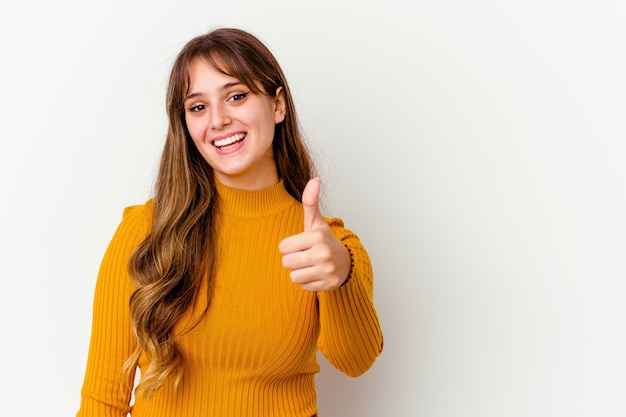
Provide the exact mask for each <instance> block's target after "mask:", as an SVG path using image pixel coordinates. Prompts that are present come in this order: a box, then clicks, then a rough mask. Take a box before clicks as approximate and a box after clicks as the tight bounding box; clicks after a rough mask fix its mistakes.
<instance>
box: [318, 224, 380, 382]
mask: <svg viewBox="0 0 626 417" xmlns="http://www.w3.org/2000/svg"><path fill="white" fill-rule="evenodd" d="M327 221H328V223H329V225H330V227H331V229H332V230H333V233H334V234H335V237H337V239H339V240H340V241H341V242H342V243H343V244H344V245H345V246H346V247H347V248H348V250H349V251H350V256H351V258H352V269H351V271H350V276H349V277H348V279H347V281H346V283H345V284H344V285H342V286H341V287H339V288H337V289H335V290H333V291H321V292H319V293H318V301H319V312H320V336H319V339H318V347H319V348H320V350H321V351H322V353H323V354H324V356H325V357H326V359H328V361H329V362H330V363H331V364H332V365H333V366H334V367H335V368H337V369H339V370H340V371H341V372H343V373H345V374H346V375H349V376H352V377H357V376H359V375H361V374H363V373H365V372H366V371H367V370H368V369H369V368H370V367H371V366H372V365H373V364H374V361H375V360H376V358H377V357H378V356H379V355H380V353H381V352H382V349H383V334H382V331H381V328H380V323H379V321H378V315H377V313H376V309H375V308H374V277H373V271H372V265H371V263H370V259H369V256H368V254H367V252H366V250H365V248H364V247H363V245H362V244H361V242H360V240H359V238H358V237H357V236H356V235H355V234H354V233H352V232H351V231H350V230H347V229H345V228H344V227H343V222H342V221H341V220H340V219H337V218H333V219H328V220H327Z"/></svg>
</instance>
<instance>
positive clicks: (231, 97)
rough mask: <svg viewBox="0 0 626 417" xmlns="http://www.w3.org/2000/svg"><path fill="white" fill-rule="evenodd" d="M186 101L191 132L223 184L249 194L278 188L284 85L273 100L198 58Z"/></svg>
mask: <svg viewBox="0 0 626 417" xmlns="http://www.w3.org/2000/svg"><path fill="white" fill-rule="evenodd" d="M189 79H190V81H189V95H188V96H187V98H186V99H185V117H186V122H187V129H188V130H189V134H190V136H191V138H192V139H193V141H194V143H195V145H196V147H197V148H198V150H199V151H200V153H201V154H202V156H203V157H204V159H205V160H206V161H207V162H208V163H209V165H211V167H212V168H213V172H214V174H215V177H216V178H217V180H218V181H220V182H221V183H222V184H225V185H228V186H231V187H234V188H241V189H246V190H252V189H258V188H266V187H269V186H271V185H274V184H276V182H277V181H278V172H277V170H276V163H275V162H274V155H273V151H272V141H273V138H274V126H275V125H276V124H277V123H280V122H282V121H283V120H284V119H285V97H284V93H283V91H282V88H281V87H278V88H276V90H275V91H273V92H272V95H271V96H269V95H267V93H266V92H265V91H263V90H262V89H260V90H261V91H259V92H258V93H255V92H251V90H250V88H248V87H247V86H246V85H245V84H243V83H242V82H241V81H239V80H238V79H237V78H235V77H233V76H231V75H227V74H225V73H224V72H223V71H218V70H217V69H216V68H215V67H214V66H213V65H212V64H210V63H208V62H206V61H204V60H202V59H201V58H196V59H194V60H193V61H192V62H191V65H190V68H189Z"/></svg>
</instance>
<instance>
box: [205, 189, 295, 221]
mask: <svg viewBox="0 0 626 417" xmlns="http://www.w3.org/2000/svg"><path fill="white" fill-rule="evenodd" d="M215 186H216V188H217V193H218V194H219V197H220V202H219V204H220V209H221V211H222V212H223V213H224V214H228V215H231V216H237V217H264V216H269V215H272V214H275V213H278V212H281V211H283V210H285V209H286V208H287V207H289V206H291V205H292V204H294V203H295V202H296V200H295V199H294V198H293V197H292V196H291V195H290V194H289V193H288V192H287V189H286V188H285V184H284V183H283V181H282V180H281V181H280V182H278V184H276V185H273V186H271V187H268V188H264V189H261V190H240V189H237V188H231V187H229V186H227V185H224V184H222V183H220V182H219V181H215Z"/></svg>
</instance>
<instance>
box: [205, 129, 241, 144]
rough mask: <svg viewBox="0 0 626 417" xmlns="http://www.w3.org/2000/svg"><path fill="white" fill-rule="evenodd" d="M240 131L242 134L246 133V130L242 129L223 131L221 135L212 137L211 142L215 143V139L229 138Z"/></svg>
mask: <svg viewBox="0 0 626 417" xmlns="http://www.w3.org/2000/svg"><path fill="white" fill-rule="evenodd" d="M240 133H243V134H244V135H245V134H246V132H243V131H237V132H229V133H224V134H223V135H220V136H215V137H214V138H211V144H213V143H215V141H216V140H222V139H226V138H229V137H231V136H235V135H238V134H240Z"/></svg>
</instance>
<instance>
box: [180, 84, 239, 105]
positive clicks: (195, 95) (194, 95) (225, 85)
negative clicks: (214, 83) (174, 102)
mask: <svg viewBox="0 0 626 417" xmlns="http://www.w3.org/2000/svg"><path fill="white" fill-rule="evenodd" d="M238 85H244V84H243V83H242V82H241V81H233V82H230V83H226V84H224V85H221V86H220V87H219V89H218V90H219V91H220V92H222V91H224V90H228V89H229V88H232V87H236V86H238ZM203 95H204V93H192V94H189V95H187V96H186V97H185V99H184V100H183V103H184V102H185V101H187V100H190V99H192V98H196V97H200V96H203Z"/></svg>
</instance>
